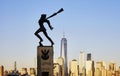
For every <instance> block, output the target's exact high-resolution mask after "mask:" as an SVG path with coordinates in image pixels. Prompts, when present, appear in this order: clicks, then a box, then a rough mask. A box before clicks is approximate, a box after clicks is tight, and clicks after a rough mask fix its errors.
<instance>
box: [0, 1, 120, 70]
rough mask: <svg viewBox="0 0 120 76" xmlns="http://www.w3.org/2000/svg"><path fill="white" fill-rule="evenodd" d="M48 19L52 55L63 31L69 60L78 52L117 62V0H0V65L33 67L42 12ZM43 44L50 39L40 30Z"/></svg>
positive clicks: (119, 39) (119, 47)
mask: <svg viewBox="0 0 120 76" xmlns="http://www.w3.org/2000/svg"><path fill="white" fill-rule="evenodd" d="M60 8H63V9H64V11H63V12H62V13H60V14H58V15H57V16H55V17H53V18H51V19H49V20H50V22H51V25H52V26H53V27H54V29H53V30H52V31H51V30H50V29H49V27H48V26H47V24H45V27H46V29H47V32H48V35H49V36H50V37H51V38H52V40H53V41H54V43H55V45H54V58H55V59H56V58H57V57H58V56H59V55H60V42H61V38H62V37H63V33H65V37H66V38H67V42H68V43H67V44H68V50H67V51H68V59H69V60H72V59H78V58H79V53H80V51H84V52H85V53H86V54H87V53H92V58H93V60H95V61H101V60H104V61H106V62H110V61H114V62H115V63H117V64H118V65H120V0H0V65H4V67H5V68H6V69H13V63H14V61H17V65H18V68H22V67H34V62H35V58H36V55H37V46H38V45H39V44H38V42H39V39H38V38H37V37H35V36H34V32H35V31H36V30H37V29H38V28H39V25H38V20H39V18H40V16H41V14H43V13H45V14H47V16H50V15H51V14H53V13H55V12H57V11H58V10H59V9H60ZM40 35H42V37H43V39H44V42H43V43H44V44H46V45H49V44H50V43H49V41H48V40H47V39H46V38H45V36H44V35H43V34H42V33H40Z"/></svg>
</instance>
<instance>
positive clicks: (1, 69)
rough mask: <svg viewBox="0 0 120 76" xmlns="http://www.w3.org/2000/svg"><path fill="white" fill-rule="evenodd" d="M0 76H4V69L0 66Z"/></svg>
mask: <svg viewBox="0 0 120 76" xmlns="http://www.w3.org/2000/svg"><path fill="white" fill-rule="evenodd" d="M0 76H4V67H3V65H0Z"/></svg>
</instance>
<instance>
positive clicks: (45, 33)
mask: <svg viewBox="0 0 120 76" xmlns="http://www.w3.org/2000/svg"><path fill="white" fill-rule="evenodd" d="M43 33H44V35H45V36H46V38H47V39H48V40H49V41H50V42H51V44H52V45H54V42H53V41H52V40H51V38H50V37H49V36H48V34H47V32H46V31H43Z"/></svg>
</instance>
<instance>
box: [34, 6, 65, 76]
mask: <svg viewBox="0 0 120 76" xmlns="http://www.w3.org/2000/svg"><path fill="white" fill-rule="evenodd" d="M62 11H63V8H61V9H60V10H59V11H58V12H56V13H53V14H52V15H51V16H49V17H46V14H42V15H41V17H40V19H39V21H38V23H39V26H40V28H39V29H38V30H37V31H36V32H35V33H34V34H35V35H36V36H37V37H38V38H39V39H40V41H39V46H38V47H37V76H53V53H54V51H53V45H54V42H53V41H52V39H51V38H50V37H49V36H48V34H47V32H46V29H45V27H44V25H43V24H44V23H47V24H48V26H49V28H50V29H51V30H52V29H53V27H52V26H51V24H50V21H49V20H48V19H49V18H51V17H53V16H55V15H57V14H58V13H60V12H62ZM40 32H43V34H44V35H45V37H46V38H47V39H48V40H49V41H50V42H51V45H50V46H45V45H43V44H42V42H43V39H42V38H41V36H40V35H39V33H40Z"/></svg>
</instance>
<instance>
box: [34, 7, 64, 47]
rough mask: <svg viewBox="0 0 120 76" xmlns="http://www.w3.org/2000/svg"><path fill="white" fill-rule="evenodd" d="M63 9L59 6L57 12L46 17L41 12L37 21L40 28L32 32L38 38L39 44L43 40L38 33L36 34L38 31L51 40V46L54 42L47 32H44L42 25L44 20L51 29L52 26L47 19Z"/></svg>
mask: <svg viewBox="0 0 120 76" xmlns="http://www.w3.org/2000/svg"><path fill="white" fill-rule="evenodd" d="M62 11H63V8H61V9H60V10H59V11H58V12H57V13H54V14H52V15H51V16H49V17H47V18H46V14H42V15H41V18H40V19H39V21H38V23H39V26H40V28H39V29H38V30H37V31H36V32H35V33H34V34H35V35H36V36H37V37H38V38H39V39H40V42H39V44H40V46H43V44H42V43H41V42H42V41H43V39H42V38H41V37H40V35H39V34H38V33H39V32H43V34H44V35H45V36H46V38H47V39H48V40H49V41H50V42H51V46H53V45H54V42H53V41H52V39H51V38H50V37H49V36H48V34H47V32H46V29H45V27H44V25H43V24H44V23H45V22H46V23H47V24H48V26H49V28H50V29H51V30H52V29H53V27H52V26H51V24H50V21H49V20H48V19H49V18H51V17H53V16H55V15H57V14H58V13H60V12H62Z"/></svg>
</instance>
